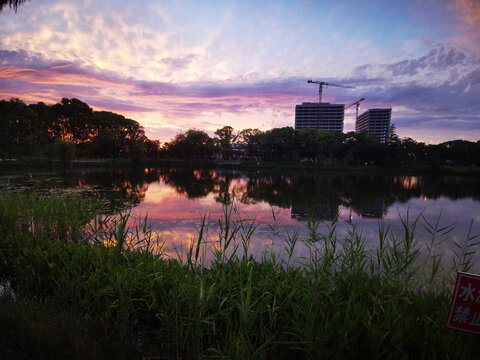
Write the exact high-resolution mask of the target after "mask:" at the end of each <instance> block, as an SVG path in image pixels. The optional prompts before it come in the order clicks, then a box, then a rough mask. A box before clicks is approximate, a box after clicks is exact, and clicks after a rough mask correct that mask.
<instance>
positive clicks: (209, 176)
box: [0, 168, 480, 255]
mask: <svg viewBox="0 0 480 360" xmlns="http://www.w3.org/2000/svg"><path fill="white" fill-rule="evenodd" d="M24 188H34V189H37V190H40V191H57V192H79V193H83V194H85V196H97V197H101V198H105V199H107V200H108V202H109V204H110V209H111V211H113V212H115V211H122V210H129V209H131V212H132V214H133V215H135V216H138V217H140V216H145V215H146V214H148V218H149V220H150V225H151V227H152V228H153V230H156V231H159V232H160V233H161V234H162V237H163V238H164V240H165V241H166V245H167V249H168V251H170V252H172V253H173V252H175V251H179V252H185V251H186V249H187V247H188V244H189V243H190V241H191V240H192V238H195V237H196V235H197V231H198V227H199V225H200V223H201V217H202V216H203V215H205V214H206V215H207V219H209V221H208V224H209V232H208V234H207V235H208V237H210V238H211V239H212V240H215V239H216V238H218V235H217V233H218V219H219V218H221V216H222V208H223V206H224V205H231V204H233V206H234V209H235V211H234V213H233V216H232V218H233V219H234V220H236V221H237V220H239V219H241V220H250V221H252V220H253V219H255V222H256V223H257V225H258V228H257V231H256V232H255V235H254V236H253V237H252V241H251V244H250V247H251V250H253V251H254V252H257V253H261V252H263V250H264V249H265V248H267V247H273V248H274V249H275V250H277V251H279V252H281V251H282V249H283V245H284V243H285V236H286V234H287V233H289V234H293V233H295V231H297V230H298V232H299V234H300V237H302V236H306V235H307V229H306V226H305V223H306V222H307V221H308V219H309V218H310V219H316V220H318V221H322V224H321V225H320V229H321V231H326V230H327V228H328V226H329V225H331V222H332V220H333V219H334V218H335V217H336V216H337V214H338V220H337V222H336V228H337V234H338V236H339V238H340V237H341V236H343V235H345V234H346V233H347V232H348V231H349V230H351V229H352V228H353V227H355V229H356V230H357V231H358V232H361V233H362V234H363V236H364V237H365V239H366V240H367V246H375V245H376V241H378V236H377V234H378V224H379V223H380V222H383V223H384V224H385V225H386V226H390V228H391V230H392V232H393V233H397V234H400V233H401V228H402V226H401V221H400V217H402V218H404V219H405V218H406V217H407V213H408V216H409V218H410V219H415V218H416V217H418V216H420V215H423V217H422V219H421V221H420V222H419V224H418V225H417V230H416V233H417V238H418V239H419V240H420V241H422V242H426V241H428V240H429V239H430V238H431V236H430V235H429V233H428V231H427V229H426V228H425V225H426V227H427V228H428V225H427V223H428V222H429V223H431V224H434V223H436V222H437V220H438V221H439V227H443V226H450V227H453V228H454V229H453V230H452V231H451V232H449V233H448V235H447V236H444V237H438V238H437V240H438V241H439V242H441V244H440V245H439V249H441V251H442V252H443V253H446V254H450V253H452V252H453V251H455V249H456V247H455V246H454V245H453V244H454V243H455V242H457V243H461V242H462V241H463V240H464V239H465V238H466V237H467V234H468V232H469V229H470V226H471V224H472V220H473V225H472V228H471V235H472V234H478V233H480V179H478V178H477V177H475V176H449V175H417V176H413V175H394V174H388V175H385V174H366V173H351V174H345V173H340V174H339V173H326V172H322V173H310V172H292V173H282V172H259V171H250V172H244V171H232V170H223V169H222V170H187V169H177V168H142V169H135V170H132V169H101V168H92V169H70V170H68V171H63V172H20V173H19V172H17V173H8V174H6V173H3V174H0V189H2V190H5V189H8V190H12V191H14V190H19V189H24ZM298 252H299V254H300V255H301V252H302V249H301V247H299V250H298Z"/></svg>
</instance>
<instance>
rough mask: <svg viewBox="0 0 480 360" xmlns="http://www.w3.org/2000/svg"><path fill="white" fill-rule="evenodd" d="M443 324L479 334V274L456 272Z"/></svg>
mask: <svg viewBox="0 0 480 360" xmlns="http://www.w3.org/2000/svg"><path fill="white" fill-rule="evenodd" d="M445 326H446V327H448V328H450V329H455V330H461V331H466V332H469V333H474V334H480V275H473V274H467V273H462V272H459V273H458V275H457V282H456V284H455V289H454V291H453V297H452V302H451V304H450V311H449V313H448V319H447V323H446V324H445Z"/></svg>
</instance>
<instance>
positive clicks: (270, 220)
mask: <svg viewBox="0 0 480 360" xmlns="http://www.w3.org/2000/svg"><path fill="white" fill-rule="evenodd" d="M240 182H241V180H240ZM239 184H240V183H233V184H232V185H231V188H237V189H238V186H239ZM215 198H216V195H215V194H214V193H209V194H208V195H207V196H205V197H201V198H195V199H188V198H187V197H186V196H184V195H180V194H179V193H178V192H177V191H175V189H174V188H172V187H170V186H169V185H166V184H165V183H163V182H161V181H160V182H158V183H152V184H150V186H149V187H148V190H147V191H146V194H145V199H144V200H143V202H142V203H141V204H139V205H137V206H136V207H135V208H133V209H132V213H133V214H135V215H136V216H140V215H141V216H145V215H146V214H148V218H149V220H150V225H151V227H152V229H153V230H155V231H158V232H160V233H161V234H162V236H163V239H164V240H165V241H166V246H167V253H169V254H170V255H173V256H175V255H176V253H177V252H181V253H182V254H185V253H186V252H187V250H188V247H189V245H190V244H191V241H192V240H194V239H197V237H198V231H199V228H200V224H201V219H202V217H203V216H206V217H207V219H208V220H209V221H208V232H207V235H206V236H205V238H206V239H208V241H211V242H215V241H218V231H219V226H218V220H219V219H222V216H223V211H225V209H224V207H223V206H222V204H221V203H219V202H217V201H215ZM379 206H380V209H378V211H380V213H382V211H384V212H385V214H384V215H383V219H381V218H379V217H375V216H376V215H375V214H372V213H369V212H368V211H367V212H366V213H365V214H366V215H365V214H363V215H362V214H357V213H356V212H355V211H352V210H351V209H350V208H348V207H346V206H337V207H335V206H334V207H333V208H334V209H338V212H339V217H338V221H337V224H336V233H337V236H338V238H339V239H342V238H343V237H344V236H346V234H347V233H348V231H349V230H351V229H352V228H355V229H356V230H357V231H358V232H360V233H361V234H362V235H363V236H364V238H365V239H366V245H367V248H374V247H376V246H377V242H378V228H379V224H380V223H381V222H383V224H384V225H385V227H389V228H390V231H391V233H392V234H395V235H396V236H399V237H402V236H403V229H402V224H401V221H400V217H402V218H403V219H407V215H408V218H409V220H410V223H412V222H413V221H414V220H415V219H416V218H417V217H419V216H422V217H421V218H420V220H419V222H418V223H417V226H416V231H415V234H416V235H417V238H418V239H419V240H420V243H421V246H422V247H423V249H424V251H425V245H426V244H427V243H428V242H429V241H430V240H431V238H432V236H431V234H429V232H428V231H427V228H428V225H427V222H428V223H430V224H431V226H435V224H436V223H437V221H438V225H437V229H443V231H442V232H438V233H437V234H436V237H435V241H436V242H437V243H438V245H437V251H441V252H442V253H444V254H446V255H447V256H451V255H453V253H454V251H457V248H456V247H455V245H454V243H455V242H456V243H462V242H463V241H464V240H465V239H466V237H467V234H468V229H469V227H470V223H471V221H472V220H473V227H472V231H471V235H476V234H480V203H479V202H478V201H474V200H472V199H463V200H451V199H448V198H446V197H437V198H436V199H428V198H426V197H425V196H422V197H420V198H411V199H409V200H408V201H406V202H395V203H393V204H392V205H391V206H389V207H388V208H387V209H381V206H382V204H381V203H380V204H379ZM292 211H293V210H292V209H291V208H280V207H277V206H271V205H269V204H268V203H267V202H264V201H257V202H255V203H252V204H245V203H239V202H235V203H234V210H233V211H232V219H233V222H234V223H237V224H238V221H239V220H240V219H241V220H244V221H245V223H244V224H245V225H246V224H249V223H251V222H252V221H253V220H254V221H255V223H256V224H257V230H256V232H255V234H254V236H253V237H252V239H251V242H250V251H251V253H252V254H256V255H257V256H259V255H261V254H262V253H263V252H264V251H265V250H266V249H271V248H273V249H274V250H275V251H276V252H277V253H280V254H282V253H284V245H285V244H286V241H285V237H286V236H287V234H290V236H292V235H293V234H294V233H295V232H296V231H298V232H299V235H300V237H301V238H305V237H307V236H308V229H307V226H306V224H305V220H303V221H302V220H300V219H298V216H296V214H293V215H292ZM295 211H297V212H298V210H295ZM377 215H378V214H377ZM439 217H440V218H439ZM329 226H331V221H323V222H322V223H321V225H320V226H319V230H320V232H322V233H327V232H328V228H329ZM445 227H446V228H445ZM451 227H453V229H452V230H451V231H449V232H448V234H443V233H445V232H446V231H447V229H450V228H451ZM442 234H443V235H442ZM237 238H240V236H237ZM477 240H478V239H477ZM239 252H240V253H241V247H240V251H239ZM307 253H308V251H307V249H306V247H304V246H301V244H300V242H299V246H298V248H297V250H296V252H295V254H296V255H297V256H306V255H307Z"/></svg>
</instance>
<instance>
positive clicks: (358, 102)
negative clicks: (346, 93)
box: [345, 98, 365, 131]
mask: <svg viewBox="0 0 480 360" xmlns="http://www.w3.org/2000/svg"><path fill="white" fill-rule="evenodd" d="M363 100H365V98H361V99H360V100H357V101H355V102H354V103H352V104H350V105H348V106H347V107H346V108H345V110H347V109H348V108H349V107H351V106H353V105H356V106H355V108H356V114H355V131H357V120H358V108H359V107H360V103H361V102H362V101H363Z"/></svg>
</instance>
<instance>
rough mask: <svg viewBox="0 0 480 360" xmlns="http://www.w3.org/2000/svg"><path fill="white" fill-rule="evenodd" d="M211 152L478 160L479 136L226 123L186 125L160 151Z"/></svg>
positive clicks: (280, 157)
mask: <svg viewBox="0 0 480 360" xmlns="http://www.w3.org/2000/svg"><path fill="white" fill-rule="evenodd" d="M193 135H195V138H194V137H193ZM194 139H201V141H194ZM185 149H189V151H186V150H185ZM193 149H195V150H193ZM212 155H215V156H216V157H217V158H218V157H220V158H222V159H250V160H266V161H301V160H303V161H307V162H319V163H329V164H332V163H341V164H344V165H364V164H370V165H378V166H390V167H408V166H412V165H425V164H428V165H431V166H440V165H461V166H479V165H480V141H477V142H471V141H465V140H454V141H448V142H444V143H441V144H437V145H427V144H425V143H423V142H417V141H415V140H413V139H411V138H404V139H400V138H399V137H398V136H397V135H396V134H395V130H394V128H393V129H392V131H391V133H390V137H389V139H388V142H386V143H382V142H379V141H378V140H377V139H376V138H374V137H371V136H368V135H367V134H366V133H365V132H359V133H356V132H353V131H352V132H348V133H340V132H327V131H321V130H317V129H311V128H307V129H301V130H294V129H293V128H292V127H283V128H274V129H271V130H267V131H261V130H259V129H244V130H241V131H239V132H236V133H235V132H234V129H233V128H232V127H230V126H225V127H223V128H221V129H217V131H216V132H215V136H214V137H213V138H210V137H209V135H208V134H207V133H205V132H203V131H200V130H187V131H185V132H184V133H180V134H177V136H176V137H175V138H174V139H172V140H171V141H170V142H167V143H165V144H164V148H163V156H164V157H170V158H185V159H199V158H210V157H212Z"/></svg>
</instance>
